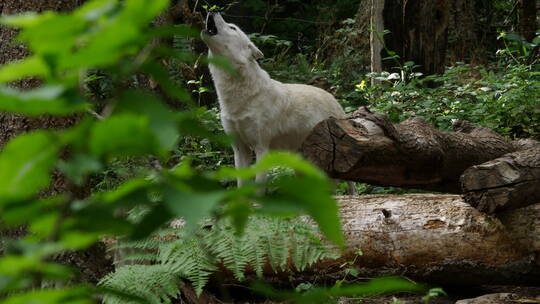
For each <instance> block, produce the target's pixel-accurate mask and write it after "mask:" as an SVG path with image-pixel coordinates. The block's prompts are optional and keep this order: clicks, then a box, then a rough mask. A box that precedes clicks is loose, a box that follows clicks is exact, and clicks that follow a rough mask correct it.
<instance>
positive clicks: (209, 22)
mask: <svg viewBox="0 0 540 304" xmlns="http://www.w3.org/2000/svg"><path fill="white" fill-rule="evenodd" d="M217 33H218V29H217V27H216V22H215V21H214V14H212V13H209V14H208V16H206V34H208V35H210V36H214V35H217Z"/></svg>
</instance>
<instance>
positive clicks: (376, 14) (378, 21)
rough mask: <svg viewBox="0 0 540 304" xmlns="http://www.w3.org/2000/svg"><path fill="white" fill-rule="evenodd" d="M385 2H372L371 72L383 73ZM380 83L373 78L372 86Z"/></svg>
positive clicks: (377, 0)
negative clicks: (382, 53) (382, 52)
mask: <svg viewBox="0 0 540 304" xmlns="http://www.w3.org/2000/svg"><path fill="white" fill-rule="evenodd" d="M383 10H384V0H371V19H370V24H371V29H370V36H369V37H370V38H369V41H370V53H371V72H372V73H381V72H382V58H381V51H382V50H383V46H384V19H383ZM379 84H380V81H379V80H376V79H375V78H371V85H379Z"/></svg>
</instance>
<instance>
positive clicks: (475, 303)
mask: <svg viewBox="0 0 540 304" xmlns="http://www.w3.org/2000/svg"><path fill="white" fill-rule="evenodd" d="M539 302H540V297H524V296H521V295H518V294H515V293H493V294H488V295H484V296H481V297H478V298H474V299H466V300H459V301H457V302H456V304H511V303H539Z"/></svg>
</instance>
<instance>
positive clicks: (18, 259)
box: [0, 0, 344, 303]
mask: <svg viewBox="0 0 540 304" xmlns="http://www.w3.org/2000/svg"><path fill="white" fill-rule="evenodd" d="M168 4H169V3H168V1H166V0H158V1H151V3H150V2H148V1H143V0H125V1H115V0H93V1H86V2H85V4H84V5H83V6H81V7H80V8H78V9H76V10H75V11H73V12H71V13H55V12H45V13H42V14H37V13H30V14H26V15H21V16H3V17H1V18H0V22H1V23H2V24H5V25H9V26H15V27H19V28H20V29H21V30H20V34H19V36H18V40H19V41H21V42H23V43H25V44H27V45H28V47H29V49H30V51H31V53H32V56H30V57H28V58H26V59H24V60H22V61H19V62H14V63H11V64H8V65H4V66H2V67H0V84H2V87H0V109H1V110H5V111H10V112H13V113H18V114H23V115H41V114H49V115H67V114H72V113H77V114H78V115H79V117H80V119H79V120H78V121H76V123H75V124H74V125H73V126H72V127H70V128H66V129H62V130H51V131H37V132H33V133H28V134H24V135H20V136H17V137H15V138H14V139H12V140H11V141H10V142H9V143H8V144H7V145H6V146H5V147H4V149H3V150H2V151H1V152H0V182H1V185H2V187H0V221H1V222H2V223H3V225H4V224H5V225H9V226H17V225H27V226H28V235H27V236H25V237H24V238H22V239H21V240H18V241H13V242H8V241H5V242H4V241H3V242H2V243H3V244H8V245H6V248H2V249H3V252H4V255H3V256H2V257H1V258H0V294H2V295H4V294H8V295H9V296H8V297H7V300H6V301H7V302H8V303H22V302H32V301H33V302H35V303H52V302H55V301H56V302H62V301H64V300H63V299H64V297H67V298H69V299H73V302H74V303H86V302H88V301H91V298H92V297H94V296H95V294H96V293H98V292H102V293H104V294H105V296H106V297H107V298H108V299H109V300H110V301H111V302H114V301H120V300H118V297H125V294H124V295H123V294H122V293H119V292H114V291H112V290H111V289H110V288H109V289H105V290H94V289H92V288H91V287H89V286H78V285H76V284H73V289H65V290H62V289H58V290H53V289H47V288H45V289H43V290H41V291H39V292H37V291H32V290H33V288H34V287H35V286H39V285H40V284H41V283H42V282H43V281H47V283H48V285H52V284H49V283H56V282H60V283H62V284H64V283H66V282H68V281H69V280H70V279H71V278H72V271H71V270H70V269H68V268H66V267H63V266H60V265H58V264H55V263H53V262H51V259H50V257H51V255H53V254H57V253H61V252H63V251H66V250H72V249H84V248H87V247H88V246H90V245H91V244H93V243H94V242H96V241H98V240H99V239H100V238H102V237H103V236H113V237H123V238H126V239H131V240H144V239H147V237H148V236H150V235H155V232H156V231H159V230H160V229H162V228H163V227H164V225H167V223H169V222H170V221H171V220H172V219H174V218H182V219H183V220H184V221H185V223H186V228H185V229H184V230H183V231H184V232H183V234H182V236H181V237H180V236H177V238H176V241H174V242H172V241H171V242H164V243H159V244H154V245H155V246H157V248H158V250H157V254H158V255H155V256H152V254H151V252H143V254H140V255H139V256H138V258H137V259H139V260H144V259H148V258H151V259H155V262H156V264H155V265H153V266H152V267H150V268H145V267H144V266H130V267H127V268H121V269H120V270H119V272H118V273H119V274H118V275H116V276H115V274H111V275H110V276H109V277H107V279H105V281H104V282H105V283H104V285H107V286H109V287H111V288H113V287H115V286H124V285H122V284H124V283H125V282H128V280H129V282H130V284H131V285H130V286H133V283H134V282H140V283H141V284H142V285H144V287H146V288H147V289H146V291H144V288H142V289H138V290H133V289H130V290H127V292H130V291H131V294H132V297H130V298H129V299H128V300H130V301H131V300H133V301H136V299H137V298H141V297H142V298H145V300H146V301H149V302H156V303H157V302H160V301H164V300H165V299H172V298H174V297H176V296H178V288H179V285H178V284H179V281H178V280H179V278H182V279H184V280H190V281H192V282H193V283H194V284H195V285H196V286H197V290H198V291H199V292H200V290H201V288H202V287H203V286H204V284H206V281H207V280H208V276H209V275H210V274H211V273H212V272H213V271H214V270H215V265H216V263H221V264H223V265H225V267H227V268H229V269H231V271H233V273H234V274H235V275H236V276H237V278H238V279H241V278H243V276H244V274H243V273H244V271H245V269H246V267H248V265H249V266H251V267H254V269H255V271H256V272H257V273H258V274H259V275H260V274H261V273H262V266H261V265H262V264H263V263H265V262H264V261H271V262H270V264H271V265H273V267H275V269H282V268H284V265H285V264H284V263H285V261H286V260H287V259H288V258H289V256H292V260H293V261H294V263H295V265H297V267H298V268H303V267H306V266H308V265H310V263H313V262H314V261H316V260H317V259H319V258H324V257H330V255H329V254H326V253H324V252H325V251H323V249H324V248H325V247H324V246H322V245H320V246H319V247H317V246H318V245H315V244H316V243H314V242H313V241H314V240H315V239H316V238H314V237H311V238H308V236H309V233H306V232H305V229H304V230H302V229H300V228H298V229H299V231H298V234H294V232H296V231H295V230H294V229H292V228H291V226H288V229H287V233H288V234H287V235H286V236H280V237H278V236H277V235H269V234H260V235H258V234H257V235H254V234H250V233H249V232H250V231H257V230H258V228H260V227H257V228H251V226H249V225H254V224H252V222H250V220H249V219H250V216H252V215H257V214H273V215H275V214H278V215H283V214H286V215H292V216H297V215H299V214H307V215H310V216H311V217H312V218H313V219H314V220H315V222H316V223H317V224H318V225H319V226H320V228H321V232H322V234H323V235H324V236H326V237H327V238H328V239H329V240H330V241H332V242H334V243H335V244H336V245H338V246H343V244H344V239H343V236H342V233H341V228H340V222H339V217H338V212H337V206H336V202H335V200H334V199H333V198H332V196H331V187H330V183H329V181H328V180H327V178H326V176H325V175H324V174H323V173H321V172H320V171H319V170H317V169H316V168H315V167H313V166H312V165H311V164H309V163H307V162H306V161H304V160H302V159H301V158H300V157H299V156H297V155H293V154H287V153H270V154H269V155H268V156H267V157H266V159H264V160H263V161H261V162H260V164H259V165H257V166H255V167H253V168H249V169H246V170H240V171H237V170H234V169H232V168H225V167H224V166H222V165H220V164H219V162H215V160H216V159H219V160H220V161H221V158H222V156H221V155H223V154H218V153H215V152H214V151H216V152H217V151H218V150H219V149H221V150H222V149H223V147H224V146H225V145H228V144H229V142H230V140H229V139H228V138H226V137H224V136H223V135H222V132H221V129H220V127H219V123H218V121H217V116H218V115H217V113H216V111H212V110H207V109H204V108H198V107H196V105H195V103H193V102H192V101H191V100H190V97H189V96H190V95H189V94H187V92H185V90H183V89H182V88H180V87H178V86H177V84H176V83H175V82H174V81H172V80H171V79H170V78H169V74H168V72H167V70H166V69H165V68H164V67H163V66H162V65H161V62H162V61H163V60H165V59H168V58H170V57H174V59H175V60H177V61H193V60H196V57H197V56H193V55H191V54H189V53H185V52H184V53H181V52H177V51H175V50H173V49H168V48H167V47H166V46H162V47H161V46H160V47H156V45H155V44H154V43H152V42H153V40H154V39H155V38H159V37H164V36H165V37H166V36H172V35H176V36H180V37H189V36H193V32H192V31H189V30H187V29H186V28H185V27H182V26H175V27H171V28H169V27H167V28H153V27H151V26H149V24H150V22H151V21H152V20H153V19H154V18H155V17H156V16H157V15H158V14H160V12H161V11H162V10H163V9H164V8H165V7H167V5H168ZM215 63H216V64H218V65H219V66H223V68H224V69H225V70H229V71H230V70H231V69H230V65H227V64H226V63H224V62H217V61H216V62H215ZM89 73H92V74H89ZM141 74H145V76H146V77H151V78H152V79H153V80H154V81H155V82H156V84H157V85H159V86H160V88H162V89H163V90H162V92H163V94H165V95H166V97H169V98H172V99H175V100H180V101H183V102H184V103H185V105H184V107H183V110H182V111H177V112H175V111H173V110H172V109H170V108H169V107H168V106H167V105H166V103H165V102H164V101H163V100H162V98H161V97H158V96H162V95H158V94H153V93H152V92H148V91H145V90H142V89H133V87H136V86H135V85H133V84H131V83H130V79H135V78H136V76H138V75H141ZM27 77H35V78H37V79H38V80H40V81H41V82H42V83H43V85H42V86H41V87H39V88H36V89H34V90H30V91H20V90H17V89H13V88H10V87H8V84H9V83H11V82H12V81H16V80H20V79H23V78H27ZM100 80H103V83H101V84H103V85H104V88H105V90H104V91H106V92H100V90H98V91H97V92H98V93H99V94H97V95H96V94H94V92H91V91H87V90H88V89H90V87H91V86H92V85H98V86H99V85H101V84H97V83H95V82H99V81H100ZM101 93H104V94H102V95H101ZM202 93H204V92H202V91H201V94H202ZM99 96H105V99H104V100H101V101H99V102H96V100H95V98H96V97H99ZM88 113H91V114H93V115H89V114H88ZM180 143H194V144H195V145H196V147H195V148H193V150H192V151H190V150H189V148H186V149H184V147H180V148H178V145H179V144H180ZM207 147H212V149H215V150H214V151H210V152H214V153H215V154H213V155H217V156H209V157H208V158H207V160H205V159H204V157H201V158H200V159H199V160H197V161H191V160H192V159H193V158H195V157H197V156H198V155H197V154H196V153H191V152H197V153H198V152H199V151H201V152H203V151H204V150H205V149H206V148H207ZM221 150H220V151H221ZM206 152H208V151H206ZM206 152H205V153H206ZM220 153H221V152H220ZM208 154H210V155H212V153H208ZM201 155H202V154H199V156H201ZM212 157H215V158H212ZM145 162H146V163H153V164H152V165H147V164H146V165H142V166H141V165H139V164H144V163H145ZM205 162H206V163H205ZM209 163H212V164H211V165H208V164H209ZM216 163H217V164H216ZM119 168H123V169H124V170H125V171H126V172H124V173H120V172H119V170H118V169H119ZM276 168H289V170H291V171H293V172H296V174H295V175H293V176H289V177H286V178H276V179H275V180H274V184H273V187H274V188H277V189H276V190H275V191H273V192H272V193H269V194H268V193H265V191H264V189H265V188H267V185H263V184H254V183H249V184H247V185H246V186H244V187H242V188H238V189H237V188H234V187H233V188H227V187H226V186H227V185H231V184H232V181H233V180H235V179H236V178H237V177H238V176H241V177H244V178H252V177H254V176H255V174H257V173H258V172H261V171H262V170H275V169H276ZM53 171H57V172H61V173H63V174H64V175H65V178H66V185H67V187H65V188H63V189H61V190H58V189H55V191H59V192H53V191H51V190H49V189H48V188H49V187H50V183H51V174H52V172H53ZM109 175H116V176H114V177H111V178H109V177H108V176H109ZM100 179H101V180H100ZM89 186H94V190H96V191H94V193H92V194H91V195H89V196H84V195H81V192H82V191H80V190H81V189H85V188H86V187H89ZM312 186H314V187H316V190H315V191H308V188H310V187H312ZM298 188H301V189H303V190H302V192H301V193H298V192H297V191H296V190H297V189H298ZM51 193H55V194H54V195H52V194H51ZM253 203H256V204H257V206H258V207H257V208H255V207H254V206H253ZM127 210H131V211H130V213H131V216H129V217H127V218H126V217H123V216H120V214H124V213H125V212H126V211H127ZM141 210H142V211H141ZM135 214H137V215H138V216H134V215H135ZM132 217H137V218H138V219H137V220H135V221H134V220H132ZM209 217H210V218H211V217H216V218H223V219H224V221H226V224H219V223H218V224H216V228H215V229H213V230H212V232H208V233H206V234H204V235H203V236H201V233H203V232H200V231H199V233H197V231H198V230H197V229H196V228H197V227H199V224H200V222H201V221H203V220H204V219H206V218H209ZM255 221H256V220H255ZM246 225H247V226H246ZM258 225H262V223H258ZM218 227H219V229H218ZM279 227H281V226H279ZM276 229H277V228H276ZM300 230H301V231H303V232H304V235H302V234H301V233H300ZM242 232H246V234H242ZM261 233H262V232H261ZM293 239H294V241H293ZM308 239H309V240H308ZM208 242H212V245H215V246H210V245H209V243H208ZM254 244H257V245H254ZM293 244H294V246H293ZM252 245H254V246H252ZM311 245H313V246H311ZM295 246H296V247H295ZM302 246H304V247H302ZM310 246H311V247H310ZM287 248H291V249H290V250H291V252H290V253H289V254H287ZM310 250H311V251H310ZM207 256H212V257H213V258H212V259H209V260H207V259H206V257H207ZM133 259H135V258H133ZM160 267H161V268H160ZM146 274H148V278H147V277H145V276H146ZM118 284H120V285H118ZM81 290H82V291H84V292H82V291H81ZM79 291H81V292H79ZM72 292H79V293H78V294H77V295H74V294H72ZM137 292H139V293H137ZM70 295H71V296H70ZM40 297H41V298H40ZM79 299H81V300H80V301H79ZM10 301H11V302H10ZM66 301H69V300H66Z"/></svg>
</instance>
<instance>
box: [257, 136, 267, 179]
mask: <svg viewBox="0 0 540 304" xmlns="http://www.w3.org/2000/svg"><path fill="white" fill-rule="evenodd" d="M268 150H269V149H268V146H266V145H259V146H257V147H256V148H255V157H256V158H257V163H258V162H260V161H261V159H263V157H264V156H265V155H266V154H268ZM267 178H268V173H267V172H266V171H263V172H259V173H257V176H256V177H255V182H257V183H264V182H265V181H266V179H267Z"/></svg>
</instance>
